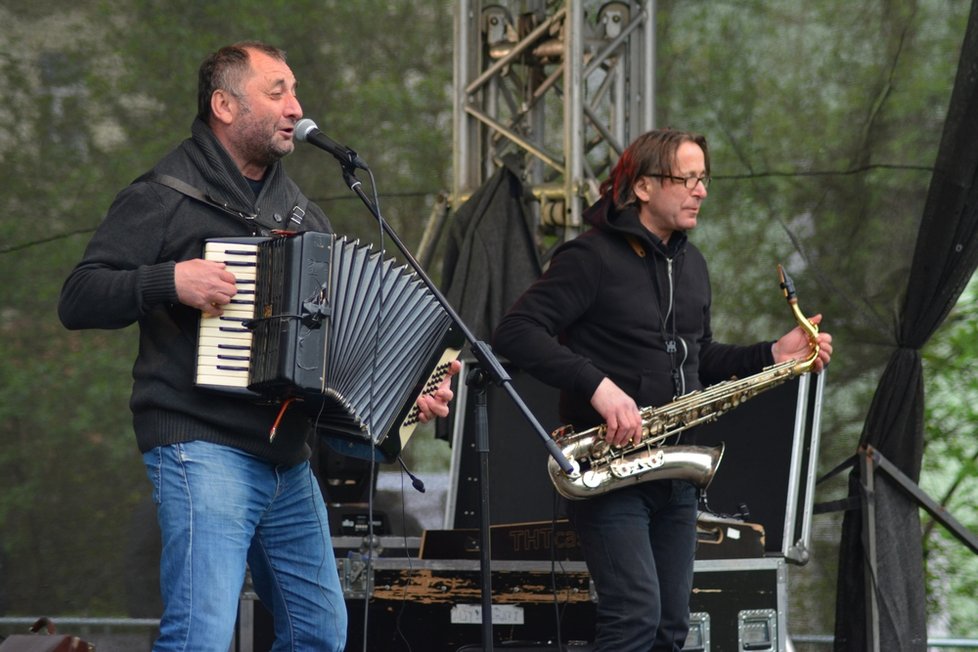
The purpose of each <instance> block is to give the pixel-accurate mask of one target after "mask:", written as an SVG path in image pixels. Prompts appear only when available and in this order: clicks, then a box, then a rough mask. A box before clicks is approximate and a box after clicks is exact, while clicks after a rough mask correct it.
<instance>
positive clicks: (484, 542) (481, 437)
mask: <svg viewBox="0 0 978 652" xmlns="http://www.w3.org/2000/svg"><path fill="white" fill-rule="evenodd" d="M331 153H332V152H331ZM346 154H347V155H346V157H345V158H344V157H341V156H337V155H336V154H335V153H333V155H334V157H335V158H336V160H338V161H339V162H340V167H342V169H343V180H344V181H345V182H346V185H347V186H349V188H350V190H352V191H353V192H354V193H355V194H356V195H357V196H358V197H359V198H360V200H361V201H362V202H363V203H364V205H365V206H366V207H367V209H368V210H369V211H370V213H371V214H372V215H373V216H374V217H375V218H376V219H377V222H378V223H379V224H380V226H381V228H382V229H383V231H384V233H385V234H386V235H387V237H389V238H390V239H391V240H393V242H394V244H395V245H397V248H398V250H400V252H401V254H403V256H404V258H405V260H407V261H408V263H409V264H410V265H411V267H412V268H413V269H414V271H415V272H416V273H417V274H418V277H419V278H420V279H421V280H422V281H423V282H424V284H425V285H426V286H427V287H428V289H429V290H430V291H431V293H432V295H433V296H434V297H435V299H436V300H437V301H438V303H439V304H441V306H442V308H443V309H444V310H445V312H446V313H447V314H448V316H449V318H450V319H451V320H452V323H454V324H455V326H456V327H457V328H458V330H459V332H461V333H462V335H463V337H464V338H465V341H466V342H468V343H469V347H470V349H471V351H472V354H473V355H474V356H475V359H476V361H477V363H478V368H477V369H476V370H475V371H474V372H473V373H472V374H471V375H470V379H471V381H472V382H471V383H469V384H470V386H472V387H475V388H476V415H475V416H476V419H475V421H476V441H477V448H478V453H479V474H480V478H479V483H480V486H481V491H480V501H481V511H482V514H481V527H480V533H479V534H480V544H479V547H480V555H479V565H480V569H481V576H482V649H483V652H491V651H492V649H493V640H492V570H491V561H490V559H491V555H490V549H489V545H490V542H489V539H490V536H489V533H490V528H489V522H490V521H489V419H488V410H487V409H486V398H485V392H486V386H487V384H488V383H489V382H493V383H495V384H496V385H498V386H500V387H502V388H503V389H504V390H505V392H506V394H507V396H509V398H510V400H512V401H513V403H514V404H515V405H516V408H517V409H518V410H519V412H520V414H522V415H523V418H525V419H526V421H527V423H528V424H529V425H530V427H531V428H532V429H533V430H534V432H536V434H537V436H538V437H539V438H540V441H541V442H542V443H543V445H544V446H545V447H546V449H547V452H548V453H550V456H551V457H553V458H554V460H555V461H556V462H557V464H558V465H559V466H560V468H561V469H563V471H564V472H565V473H573V472H574V467H573V466H572V465H571V463H570V461H568V460H567V458H566V457H564V455H563V453H562V452H561V451H560V448H558V447H557V444H556V443H555V442H554V440H553V439H551V438H550V435H549V434H548V433H547V431H545V430H544V429H543V426H541V425H540V422H539V421H537V418H536V417H535V416H534V415H533V413H532V412H531V411H530V409H529V408H528V407H527V405H526V403H525V402H524V401H523V399H522V398H521V397H520V395H519V394H518V393H517V391H516V389H515V388H514V387H513V383H512V378H510V376H509V374H508V373H507V372H506V370H505V369H504V368H503V365H502V363H500V362H499V359H498V358H497V357H496V356H495V355H494V354H493V352H492V349H491V348H490V347H489V345H488V344H486V343H485V342H483V341H481V340H477V339H476V337H475V334H474V333H473V332H472V330H471V329H470V328H469V327H468V326H467V325H466V324H465V322H463V321H462V318H461V317H460V316H459V315H458V313H456V312H455V310H454V309H453V308H452V306H451V304H449V303H448V300H447V299H446V298H445V296H444V295H443V294H442V293H441V292H440V291H439V290H438V288H437V287H436V286H435V284H434V282H433V281H432V280H431V278H430V277H429V276H428V275H427V274H426V273H425V271H424V269H422V267H421V264H420V263H418V261H417V260H416V259H415V258H414V256H413V255H412V254H411V252H410V250H409V249H408V248H407V246H405V244H404V243H403V242H402V241H401V239H400V237H399V236H398V235H397V233H396V232H395V231H394V229H393V228H392V227H391V226H390V225H389V224H388V223H387V220H385V219H384V217H383V216H382V215H381V213H380V209H379V208H378V207H377V206H376V205H375V204H374V202H373V201H371V200H370V198H369V197H367V195H366V193H365V192H364V191H363V184H362V183H361V182H360V180H359V179H357V177H356V170H357V167H363V168H364V169H367V170H368V172H369V169H368V168H367V166H365V165H357V163H360V164H362V163H363V162H362V161H360V159H359V157H358V156H357V154H356V152H354V151H353V150H352V149H348V150H347V153H346ZM371 178H372V175H371ZM467 382H468V381H467Z"/></svg>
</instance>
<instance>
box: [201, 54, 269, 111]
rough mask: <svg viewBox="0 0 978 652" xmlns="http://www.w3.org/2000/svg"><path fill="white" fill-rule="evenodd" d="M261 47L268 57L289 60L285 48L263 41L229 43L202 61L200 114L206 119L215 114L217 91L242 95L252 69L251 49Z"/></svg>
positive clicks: (236, 95)
mask: <svg viewBox="0 0 978 652" xmlns="http://www.w3.org/2000/svg"><path fill="white" fill-rule="evenodd" d="M249 50H257V51H258V52H262V53H264V54H267V55H268V56H270V57H272V58H274V59H278V60H280V61H283V62H284V61H285V50H281V49H279V48H277V47H274V46H272V45H268V44H267V43H262V42H261V41H240V42H238V43H234V44H233V45H226V46H224V47H223V48H221V49H220V50H218V51H217V52H215V53H213V54H211V55H210V56H208V57H207V58H206V59H204V61H203V62H202V63H201V64H200V70H199V71H198V73H197V117H198V118H200V119H201V120H204V121H205V122H206V121H207V120H209V119H210V117H211V96H212V95H214V91H216V90H225V91H228V92H229V93H231V94H232V95H234V96H235V97H241V95H242V93H241V85H242V82H243V81H244V79H245V76H246V75H247V74H248V71H249V70H250V67H251V64H250V62H249V60H248V51H249Z"/></svg>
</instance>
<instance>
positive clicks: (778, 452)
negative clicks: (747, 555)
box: [695, 371, 825, 563]
mask: <svg viewBox="0 0 978 652" xmlns="http://www.w3.org/2000/svg"><path fill="white" fill-rule="evenodd" d="M824 385H825V372H824V371H823V372H822V373H820V374H818V375H812V374H805V375H803V376H799V377H798V378H795V379H793V380H791V381H788V382H786V383H784V384H782V385H779V386H778V387H775V388H773V389H770V390H767V391H766V392H763V393H761V394H759V395H757V396H756V397H754V398H753V399H751V400H750V401H748V402H746V403H744V404H743V405H741V406H740V407H738V408H736V409H734V410H731V411H730V412H728V413H726V414H724V415H722V416H721V417H720V418H719V419H717V420H716V421H714V422H713V423H710V424H707V425H704V426H701V427H699V429H698V430H697V431H696V433H695V438H696V443H697V444H702V445H714V444H718V443H721V442H723V443H724V444H725V449H724V453H723V459H722V460H721V462H720V466H719V468H718V469H717V472H716V475H714V477H713V482H712V483H711V484H710V486H709V488H708V489H707V492H706V498H707V504H708V506H709V508H710V509H711V510H712V511H714V512H718V513H720V514H721V515H735V516H739V517H741V518H743V519H744V520H745V521H748V522H751V523H760V524H761V525H763V526H764V531H765V544H764V547H765V552H766V553H767V554H769V555H781V556H783V557H786V558H787V559H788V560H789V561H794V562H798V563H804V562H806V561H807V560H808V553H809V544H810V543H811V515H812V507H813V504H814V503H813V499H814V491H815V479H816V473H817V470H818V469H817V466H818V444H819V427H820V424H819V420H820V415H821V409H822V392H823V388H824Z"/></svg>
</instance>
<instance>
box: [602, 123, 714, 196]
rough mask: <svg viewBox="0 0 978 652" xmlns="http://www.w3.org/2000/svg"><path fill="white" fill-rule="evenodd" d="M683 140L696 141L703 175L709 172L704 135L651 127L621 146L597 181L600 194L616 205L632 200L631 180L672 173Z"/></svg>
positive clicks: (632, 184) (632, 185)
mask: <svg viewBox="0 0 978 652" xmlns="http://www.w3.org/2000/svg"><path fill="white" fill-rule="evenodd" d="M685 142H691V143H696V144H697V145H699V146H700V148H701V149H702V150H703V158H704V161H705V164H706V174H707V175H709V174H710V150H709V149H707V146H706V138H705V137H704V136H702V135H700V134H697V133H694V132H692V131H680V130H678V129H668V128H667V129H653V130H652V131H647V132H645V133H644V134H642V135H641V136H639V137H638V138H636V139H635V140H634V141H632V143H631V144H630V145H629V146H628V147H626V148H625V151H624V152H622V154H621V158H619V159H618V163H616V164H615V167H614V169H613V170H612V171H611V174H610V175H609V176H608V178H607V179H606V180H605V182H604V183H602V184H601V194H602V195H604V194H606V193H610V194H611V198H612V200H613V201H614V203H615V207H616V208H619V209H621V208H625V207H626V206H628V205H630V204H632V203H634V202H635V201H636V198H635V191H634V187H635V182H636V181H637V180H638V178H639V177H641V176H643V175H652V174H673V170H674V167H673V166H675V164H676V151H677V150H678V149H679V146H680V145H682V144H683V143H685Z"/></svg>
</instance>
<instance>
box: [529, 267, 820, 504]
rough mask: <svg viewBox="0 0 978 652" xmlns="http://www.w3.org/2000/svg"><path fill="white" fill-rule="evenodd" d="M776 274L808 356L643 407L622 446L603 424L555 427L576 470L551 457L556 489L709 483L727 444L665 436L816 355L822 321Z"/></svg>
mask: <svg viewBox="0 0 978 652" xmlns="http://www.w3.org/2000/svg"><path fill="white" fill-rule="evenodd" d="M778 276H779V277H780V280H781V289H782V290H783V292H784V296H785V298H786V299H787V300H788V305H790V306H791V311H792V314H793V315H794V317H795V320H797V322H798V325H799V326H801V328H802V329H803V330H804V331H805V332H806V334H807V335H808V339H809V342H810V344H811V352H810V355H809V356H808V357H807V358H805V359H804V360H787V361H785V362H781V363H779V364H775V365H771V366H770V367H765V368H764V369H763V370H762V371H761V372H760V373H758V374H755V375H753V376H748V377H747V378H743V379H733V380H729V381H724V382H721V383H717V384H716V385H712V386H710V387H707V388H706V389H703V390H700V391H696V392H691V393H689V394H686V395H685V396H682V397H680V398H678V399H676V400H674V401H672V402H671V403H667V404H665V405H662V406H660V407H646V408H642V410H641V416H642V439H641V441H640V442H639V443H638V444H631V443H629V444H627V445H625V446H621V447H618V446H613V445H611V444H609V443H608V442H606V441H605V434H606V432H607V425H605V424H602V425H600V426H596V427H594V428H591V429H589V430H585V431H584V432H580V433H578V432H574V428H573V426H569V425H566V426H561V427H560V428H557V429H556V430H554V431H553V432H552V433H551V437H553V439H554V441H555V442H556V443H557V446H558V447H560V449H561V452H562V453H563V454H564V456H565V457H566V458H567V460H568V461H570V463H571V466H572V467H573V472H571V473H565V472H564V471H563V470H562V469H561V468H560V466H559V465H558V464H557V462H556V460H554V459H553V458H551V459H550V460H549V461H548V463H547V468H548V471H549V472H550V479H551V481H552V482H553V484H554V487H555V488H556V489H557V492H558V493H560V495H562V496H564V497H565V498H568V499H570V500H580V499H583V498H590V497H591V496H597V495H600V494H604V493H607V492H609V491H613V490H615V489H619V488H621V487H624V486H627V485H630V484H636V483H639V482H648V481H650V480H668V479H680V480H688V481H690V482H692V483H693V484H695V485H697V486H698V487H706V486H708V485H709V484H710V481H711V480H712V479H713V475H714V474H715V473H716V470H717V467H718V466H719V465H720V460H721V458H722V457H723V444H720V445H719V446H683V445H675V446H666V445H663V442H664V441H665V440H667V439H668V438H669V437H672V436H673V435H676V434H679V433H680V432H683V431H684V430H687V429H689V428H692V427H693V426H697V425H700V424H703V423H708V422H710V421H714V420H716V419H717V418H718V417H719V416H720V415H722V414H724V413H725V412H728V411H729V410H732V409H734V408H735V407H738V406H739V405H741V404H743V403H745V402H746V401H748V400H750V399H752V398H754V397H755V396H757V395H758V394H760V393H761V392H763V391H766V390H768V389H771V388H773V387H777V386H778V385H780V384H781V383H783V382H785V381H788V380H790V379H792V378H794V377H796V376H800V375H801V374H804V373H808V372H809V371H811V370H812V368H813V367H814V365H815V361H816V360H817V359H818V352H819V345H818V326H816V325H815V324H813V323H811V321H809V320H808V318H807V317H805V315H804V314H803V313H802V312H801V310H800V309H799V308H798V298H797V297H796V296H795V287H794V283H793V282H792V280H791V278H790V277H789V276H788V274H787V273H786V272H785V271H784V268H783V267H782V266H781V265H778Z"/></svg>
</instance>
